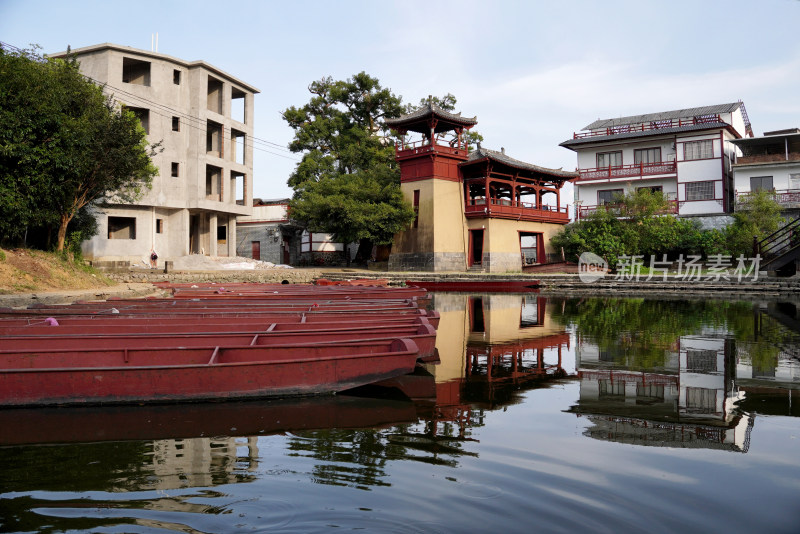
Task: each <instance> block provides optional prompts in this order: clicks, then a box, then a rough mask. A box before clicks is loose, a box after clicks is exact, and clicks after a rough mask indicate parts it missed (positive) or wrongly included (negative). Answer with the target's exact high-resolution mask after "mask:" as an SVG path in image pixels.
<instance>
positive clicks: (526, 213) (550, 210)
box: [464, 199, 569, 224]
mask: <svg viewBox="0 0 800 534" xmlns="http://www.w3.org/2000/svg"><path fill="white" fill-rule="evenodd" d="M472 202H473V203H471V204H467V205H466V206H464V215H465V216H466V217H467V218H469V219H478V218H497V219H515V220H518V221H535V222H553V223H558V224H566V223H568V222H569V207H568V206H565V207H563V208H562V207H556V206H541V207H538V208H537V207H536V205H534V204H529V203H528V202H512V201H510V200H503V199H499V200H492V201H491V202H490V203H489V205H486V204H485V200H484V199H473V201H472Z"/></svg>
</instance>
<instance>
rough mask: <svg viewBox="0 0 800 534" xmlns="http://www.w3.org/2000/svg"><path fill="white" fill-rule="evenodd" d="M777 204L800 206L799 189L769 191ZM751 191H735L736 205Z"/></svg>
mask: <svg viewBox="0 0 800 534" xmlns="http://www.w3.org/2000/svg"><path fill="white" fill-rule="evenodd" d="M770 193H772V196H773V198H774V199H775V202H777V203H778V204H782V205H783V204H800V189H777V190H772V191H770ZM752 194H753V193H752V191H741V192H740V191H736V203H737V204H738V203H740V202H742V200H744V199H746V198H747V197H749V196H750V195H752Z"/></svg>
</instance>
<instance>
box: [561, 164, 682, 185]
mask: <svg viewBox="0 0 800 534" xmlns="http://www.w3.org/2000/svg"><path fill="white" fill-rule="evenodd" d="M676 169H677V163H676V162H674V161H661V162H658V163H635V164H633V165H619V166H616V167H603V168H596V169H578V172H580V174H581V176H580V178H578V180H577V181H581V180H598V179H611V178H636V177H642V176H655V175H657V174H673V173H675V172H676Z"/></svg>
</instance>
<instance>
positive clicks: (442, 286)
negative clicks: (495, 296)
mask: <svg viewBox="0 0 800 534" xmlns="http://www.w3.org/2000/svg"><path fill="white" fill-rule="evenodd" d="M406 285H408V286H415V287H420V288H424V289H426V290H428V291H455V292H470V293H473V292H486V293H527V292H530V291H537V290H538V289H539V281H538V280H453V281H440V282H424V281H412V280H407V281H406Z"/></svg>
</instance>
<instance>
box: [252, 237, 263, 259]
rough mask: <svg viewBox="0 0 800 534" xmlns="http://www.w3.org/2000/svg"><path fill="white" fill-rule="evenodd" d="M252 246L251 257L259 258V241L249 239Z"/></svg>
mask: <svg viewBox="0 0 800 534" xmlns="http://www.w3.org/2000/svg"><path fill="white" fill-rule="evenodd" d="M250 243H251V245H252V247H253V259H254V260H260V259H261V241H251V242H250Z"/></svg>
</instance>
